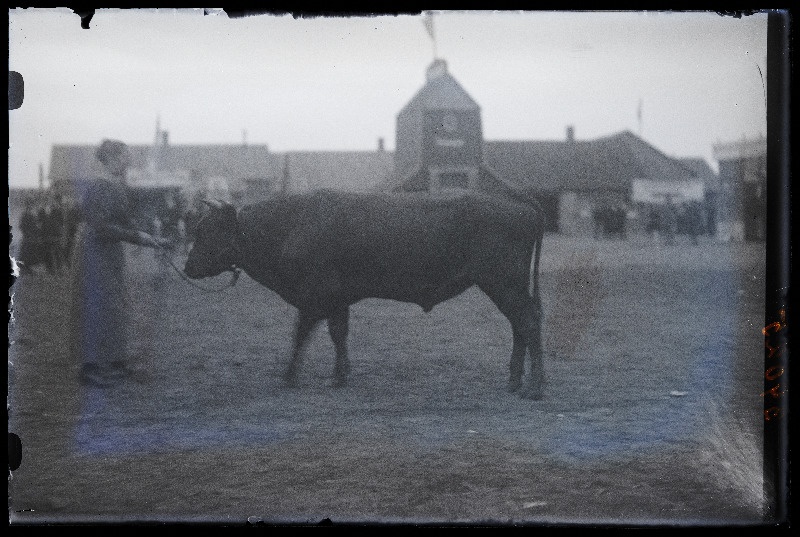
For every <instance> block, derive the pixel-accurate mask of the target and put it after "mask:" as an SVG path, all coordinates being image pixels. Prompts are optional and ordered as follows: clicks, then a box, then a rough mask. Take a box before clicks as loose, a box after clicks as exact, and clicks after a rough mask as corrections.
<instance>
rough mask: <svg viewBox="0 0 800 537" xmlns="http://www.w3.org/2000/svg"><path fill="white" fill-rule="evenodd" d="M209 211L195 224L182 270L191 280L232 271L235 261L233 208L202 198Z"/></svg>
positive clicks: (228, 204) (223, 203) (229, 205)
mask: <svg viewBox="0 0 800 537" xmlns="http://www.w3.org/2000/svg"><path fill="white" fill-rule="evenodd" d="M204 203H206V204H207V205H208V206H209V207H210V210H209V211H208V213H206V214H205V215H204V216H203V217H202V218H201V219H200V221H199V222H197V226H196V227H195V233H194V235H195V238H194V244H193V245H192V249H191V250H190V251H189V257H188V258H187V259H186V266H185V267H184V269H183V271H184V273H185V274H186V275H187V276H188V277H190V278H194V279H199V278H208V277H210V276H216V275H217V274H222V273H223V272H225V271H226V270H233V269H234V266H235V265H236V260H237V250H236V245H235V239H236V232H237V231H236V230H237V223H236V208H235V207H234V206H233V205H231V204H230V203H226V202H222V201H213V202H211V201H205V202H204Z"/></svg>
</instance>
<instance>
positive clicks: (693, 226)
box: [686, 201, 705, 244]
mask: <svg viewBox="0 0 800 537" xmlns="http://www.w3.org/2000/svg"><path fill="white" fill-rule="evenodd" d="M686 220H687V222H686V231H687V233H688V234H689V236H690V237H691V239H692V244H697V243H698V240H697V237H698V236H699V235H702V234H703V232H704V227H705V215H704V214H703V207H702V206H701V205H700V203H699V202H696V201H693V202H690V203H689V205H688V206H687V208H686Z"/></svg>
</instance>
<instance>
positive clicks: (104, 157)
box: [95, 140, 128, 164]
mask: <svg viewBox="0 0 800 537" xmlns="http://www.w3.org/2000/svg"><path fill="white" fill-rule="evenodd" d="M127 150H128V146H127V145H125V143H124V142H120V141H119V140H103V142H102V143H101V144H100V147H98V148H97V151H96V152H95V156H97V160H99V161H100V162H102V163H103V164H107V163H108V161H109V159H111V158H114V157H118V156H120V155H122V154H123V153H124V152H125V151H127Z"/></svg>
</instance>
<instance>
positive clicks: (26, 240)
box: [17, 200, 44, 274]
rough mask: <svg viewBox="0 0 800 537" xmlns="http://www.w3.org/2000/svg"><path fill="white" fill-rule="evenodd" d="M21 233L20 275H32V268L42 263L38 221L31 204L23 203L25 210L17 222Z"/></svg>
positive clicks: (28, 202)
mask: <svg viewBox="0 0 800 537" xmlns="http://www.w3.org/2000/svg"><path fill="white" fill-rule="evenodd" d="M19 231H20V233H21V235H22V236H21V237H20V245H19V252H18V254H17V258H18V261H19V267H20V274H33V273H34V271H33V267H34V266H35V265H38V264H39V263H43V262H44V258H43V255H42V254H43V249H42V244H41V237H40V234H39V219H38V218H37V215H36V214H34V212H33V203H32V202H31V201H30V200H27V201H26V202H25V208H24V210H23V212H22V216H21V217H20V220H19Z"/></svg>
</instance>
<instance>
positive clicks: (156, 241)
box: [139, 231, 169, 248]
mask: <svg viewBox="0 0 800 537" xmlns="http://www.w3.org/2000/svg"><path fill="white" fill-rule="evenodd" d="M139 240H140V244H141V245H142V246H147V247H148V248H166V247H167V244H168V243H169V241H167V240H166V239H161V238H158V237H154V236H152V235H150V234H149V233H145V232H144V231H140V232H139Z"/></svg>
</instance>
